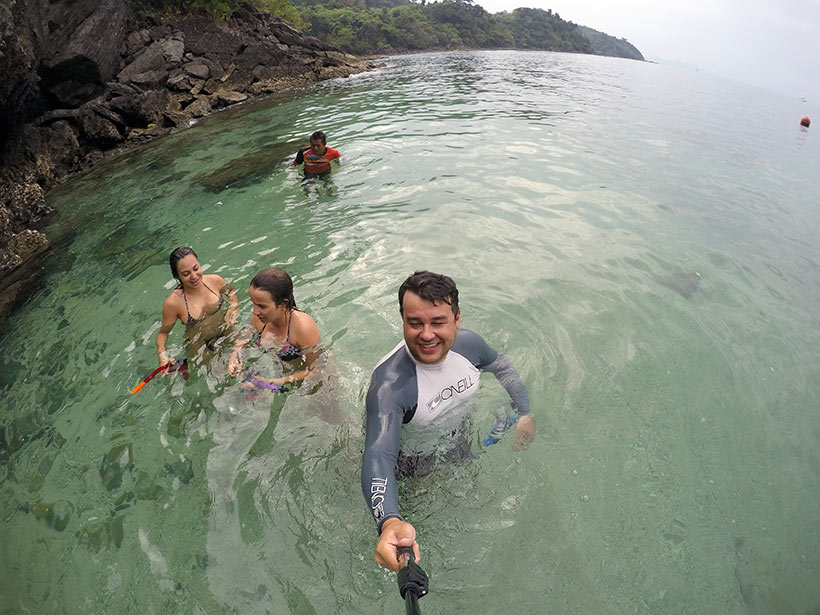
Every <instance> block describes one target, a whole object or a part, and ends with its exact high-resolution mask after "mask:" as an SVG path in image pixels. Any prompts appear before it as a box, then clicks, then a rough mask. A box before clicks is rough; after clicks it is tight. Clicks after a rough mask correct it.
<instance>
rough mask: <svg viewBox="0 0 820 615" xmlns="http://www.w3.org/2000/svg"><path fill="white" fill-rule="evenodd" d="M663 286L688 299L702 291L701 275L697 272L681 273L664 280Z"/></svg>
mask: <svg viewBox="0 0 820 615" xmlns="http://www.w3.org/2000/svg"><path fill="white" fill-rule="evenodd" d="M662 284H663V285H664V286H666V287H667V288H670V289H672V290H674V291H675V292H676V293H678V294H679V295H680V296H681V297H686V298H687V299H688V298H689V297H691V296H692V295H694V294H695V293H696V292H697V291H698V290H700V274H699V273H698V272H697V271H691V272H689V273H679V274H676V275H673V276H671V277H669V278H667V279H665V280H663V281H662Z"/></svg>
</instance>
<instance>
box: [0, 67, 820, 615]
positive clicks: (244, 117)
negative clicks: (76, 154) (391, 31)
mask: <svg viewBox="0 0 820 615" xmlns="http://www.w3.org/2000/svg"><path fill="white" fill-rule="evenodd" d="M385 62H386V65H385V67H384V68H382V69H380V70H377V71H374V72H372V73H369V74H366V75H360V76H357V77H354V78H351V79H348V80H344V81H339V82H333V83H326V84H322V85H320V86H318V87H316V88H312V89H309V90H304V91H297V92H292V93H289V94H288V95H286V96H282V97H279V98H277V99H271V100H269V101H266V102H264V103H263V104H257V105H253V106H246V107H244V108H241V109H238V110H231V111H229V112H227V113H221V114H217V115H216V116H213V117H211V118H208V119H207V120H205V121H203V122H201V123H200V124H199V125H197V126H195V127H193V128H192V129H190V130H188V131H185V132H183V133H180V134H178V135H175V136H172V137H170V138H167V139H164V140H162V141H160V142H157V143H154V144H152V145H149V146H147V147H145V148H144V149H141V150H139V151H135V152H131V153H129V154H127V155H126V156H123V157H120V158H117V159H114V160H111V161H108V162H106V163H103V164H101V165H100V166H98V167H96V168H95V169H94V170H93V171H92V172H90V173H88V174H86V175H84V176H82V177H78V178H76V179H74V180H73V181H71V182H70V183H68V184H66V185H64V186H62V187H61V188H60V189H58V190H56V191H54V192H53V193H52V194H50V195H49V199H50V204H51V205H53V206H54V207H55V208H57V209H58V210H59V212H60V214H59V216H58V217H57V219H56V220H55V221H54V225H53V228H52V234H53V236H54V237H55V238H56V239H55V243H56V245H57V249H55V250H54V252H53V254H51V255H50V256H48V257H47V258H46V259H44V261H43V267H44V269H45V276H44V278H43V280H42V282H41V283H40V286H39V287H38V289H37V291H36V293H35V294H34V296H33V297H32V298H31V299H30V300H29V301H28V302H27V304H26V305H25V306H23V308H22V309H21V310H20V311H19V312H18V313H16V314H15V315H14V316H13V317H12V318H11V319H10V320H9V321H8V322H6V323H4V325H3V326H2V329H0V340H2V348H3V353H2V359H0V373H2V375H1V376H0V387H2V402H0V403H2V412H0V427H2V435H3V436H4V437H3V438H0V470H1V471H0V501H2V505H0V511H2V515H3V526H2V535H1V536H0V538H1V539H0V554H2V557H0V583H1V585H0V604H2V605H3V606H2V610H1V611H0V612H2V613H77V612H84V613H88V614H92V613H100V614H108V613H134V614H144V613H157V614H159V613H163V614H165V613H192V614H201V613H241V614H245V613H275V614H278V613H300V614H301V613H305V614H308V613H322V614H324V613H331V612H333V613H396V612H401V611H402V605H401V601H400V598H399V596H398V592H397V591H396V587H395V579H394V577H393V576H392V575H390V574H388V573H385V572H382V571H381V570H379V569H378V567H377V566H376V565H375V564H374V563H373V560H372V558H373V549H374V547H375V533H374V531H373V527H372V522H371V521H370V520H369V518H368V513H367V509H366V506H365V503H364V501H363V499H362V496H361V493H360V489H359V461H360V455H361V448H362V445H363V434H362V429H361V425H362V413H363V398H364V393H365V391H366V387H367V383H368V379H369V375H370V371H371V369H372V367H373V365H375V363H376V362H377V361H378V359H379V358H380V357H381V356H383V355H384V354H385V353H386V352H387V351H388V350H389V349H390V348H392V346H393V345H394V344H395V343H396V341H398V339H399V336H400V335H401V329H400V326H399V318H398V312H397V309H396V304H395V293H396V290H397V288H398V285H399V284H400V283H401V281H402V280H403V279H404V278H405V277H406V276H407V275H408V274H409V273H411V272H412V271H413V270H415V269H420V268H429V269H433V270H436V271H442V272H445V273H448V274H449V275H451V276H453V277H454V278H455V279H456V281H457V282H458V284H459V288H460V291H461V307H462V322H463V324H464V325H465V326H467V327H470V328H473V329H476V330H478V331H480V332H481V333H482V334H483V335H484V336H485V337H486V338H487V339H488V340H489V341H490V342H491V343H492V344H493V345H494V346H495V347H497V348H498V349H500V350H501V351H503V352H504V353H505V354H507V355H508V356H510V357H511V358H512V359H513V361H514V362H515V364H516V365H517V366H518V368H519V371H520V372H521V374H522V376H523V378H524V380H525V382H526V384H527V386H528V388H529V390H530V394H531V397H532V399H533V406H534V412H535V415H536V417H537V422H538V436H537V439H536V441H535V442H534V443H533V444H532V445H531V446H530V447H529V449H528V450H527V451H524V452H521V453H515V452H513V451H512V450H510V447H509V443H508V442H506V443H502V444H501V445H498V446H494V447H492V448H490V449H488V450H487V451H486V453H484V454H481V455H479V456H478V457H477V459H476V460H475V461H474V462H473V463H471V464H468V465H467V466H461V467H458V468H453V469H443V470H441V471H439V472H438V473H436V474H434V475H433V476H430V477H428V478H425V479H423V480H421V481H418V482H416V483H412V484H406V485H405V486H404V487H403V491H402V505H403V509H404V511H405V513H406V515H407V516H408V517H409V518H410V520H412V521H413V522H414V523H415V525H416V528H417V530H418V532H419V540H420V543H421V546H422V557H423V559H422V562H421V563H422V565H423V566H424V568H425V569H426V570H427V572H428V573H429V574H430V576H431V579H432V591H431V594H430V595H429V597H426V598H424V600H423V601H422V602H421V607H422V611H423V612H424V613H425V614H429V613H464V612H474V613H501V612H523V611H529V612H533V613H553V612H561V613H613V614H621V613H681V614H690V613H737V614H742V613H754V614H757V613H761V614H762V613H816V612H817V611H818V609H820V590H818V589H817V583H816V580H817V578H818V576H820V575H819V574H818V568H820V523H818V515H817V512H816V511H817V510H818V507H820V484H819V483H820V479H819V478H818V476H820V473H819V472H818V469H819V468H820V455H818V452H817V451H818V444H819V443H820V413H818V399H820V367H819V365H820V362H818V358H820V350H818V348H820V327H818V325H820V308H819V307H818V306H820V248H818V242H817V239H816V238H817V236H818V231H819V230H820V196H818V195H820V179H819V178H820V173H818V168H820V141H818V139H817V138H816V136H817V135H815V134H813V132H812V131H813V130H814V129H810V130H809V131H805V130H801V129H800V127H799V125H798V122H799V118H800V117H802V116H804V115H820V114H818V113H817V112H816V110H815V109H813V108H812V107H811V106H810V105H809V104H808V103H801V102H800V101H790V100H788V99H785V98H782V97H780V96H778V95H775V94H770V93H767V92H764V91H761V90H756V89H753V88H749V87H746V86H743V85H740V84H736V83H731V82H728V81H724V80H719V79H716V78H712V77H709V76H707V75H702V74H698V73H687V72H679V71H676V70H673V69H669V68H666V67H662V66H658V65H653V64H648V63H636V62H629V61H621V60H614V59H607V58H594V57H584V56H573V55H563V54H550V53H520V52H484V53H451V54H429V55H419V56H406V57H400V58H391V59H388V60H386V61H385ZM813 110H814V113H812V111H813ZM316 128H321V129H323V130H325V132H327V133H328V135H329V141H328V144H329V145H331V146H333V147H337V148H338V149H339V150H340V151H341V152H342V156H343V158H342V164H341V166H340V168H339V170H338V171H337V172H336V173H335V174H334V175H333V177H332V179H331V180H330V183H329V184H328V185H324V184H319V185H318V186H313V187H310V188H309V189H307V190H305V189H304V188H303V187H302V185H301V184H300V182H299V181H298V177H297V176H296V175H295V174H294V172H293V170H292V169H290V168H289V167H288V165H287V163H288V161H289V160H290V158H291V156H292V153H293V152H294V151H295V147H296V145H295V141H299V142H300V143H301V142H304V141H306V137H307V135H308V134H309V133H310V132H312V131H313V130H314V129H316ZM277 144H280V145H277ZM243 157H244V160H239V161H237V160H238V159H242V158H243ZM217 172H220V173H221V174H217ZM177 245H192V246H194V247H195V249H196V250H197V251H198V253H199V255H200V257H201V260H202V262H203V263H205V264H206V265H207V266H208V267H209V271H210V272H218V273H219V274H220V275H222V276H223V277H225V278H226V279H228V280H231V281H232V282H233V283H234V284H236V285H237V287H239V288H240V289H244V288H245V287H246V286H247V283H248V281H249V279H250V277H252V276H253V275H254V274H255V273H256V272H257V271H258V270H259V269H261V268H262V267H265V266H269V265H278V266H281V267H284V268H286V269H287V270H288V271H289V272H290V273H291V275H292V276H293V277H294V279H295V282H296V299H297V302H298V303H299V305H300V306H301V307H303V309H305V310H306V311H308V312H309V313H310V314H311V315H313V316H314V318H315V319H316V321H317V323H318V325H319V328H320V330H321V333H322V336H323V339H324V341H325V343H326V344H327V345H328V346H329V348H330V349H331V351H332V354H333V356H334V357H335V361H336V365H337V367H338V372H339V376H338V380H337V388H336V389H335V391H334V392H335V394H336V395H337V396H338V406H339V409H340V411H341V413H342V415H343V416H344V418H345V422H344V424H342V425H330V424H328V423H325V422H324V421H322V420H321V419H320V418H318V417H317V416H316V415H315V413H313V412H311V408H312V404H313V402H314V401H315V400H313V399H312V397H311V396H309V395H308V396H298V395H296V396H289V397H287V398H286V399H284V398H277V399H276V400H271V399H265V398H263V399H261V400H259V401H257V402H253V403H250V402H247V401H246V400H245V399H244V396H243V395H242V393H241V392H240V391H238V390H237V388H236V386H235V385H234V384H233V383H232V382H230V381H227V380H225V379H224V378H223V367H222V362H224V358H225V357H224V356H223V357H222V358H221V360H220V359H219V358H218V359H217V360H216V361H215V362H214V363H213V364H212V365H211V368H210V370H204V369H194V370H193V373H192V376H191V378H190V379H189V380H188V382H187V383H185V384H184V385H183V381H182V380H181V379H176V380H174V379H173V378H170V377H169V378H166V379H163V380H155V381H152V382H151V383H150V384H149V385H148V386H146V388H145V389H143V391H142V392H141V393H140V394H139V395H135V396H132V395H130V394H129V393H128V391H129V390H130V389H131V388H132V387H133V386H134V385H136V384H137V382H138V381H139V380H140V378H142V377H143V376H144V375H145V374H146V373H148V372H150V371H151V370H152V369H153V368H154V362H155V352H154V346H153V338H154V335H155V333H156V330H157V327H158V326H159V312H160V307H161V304H162V301H163V299H164V298H165V297H166V296H167V294H168V292H169V289H170V288H171V286H170V275H169V272H168V269H167V254H168V252H170V250H171V249H173V248H174V247H176V246H177ZM696 273H697V274H698V275H696ZM698 276H699V277H698ZM242 299H243V308H244V311H243V316H242V319H241V321H242V322H247V320H248V319H249V316H250V313H249V308H248V301H247V298H246V295H245V294H244V292H243V293H242ZM170 345H171V348H172V349H173V350H174V351H176V352H181V350H182V332H181V330H180V327H179V326H177V328H176V329H175V330H174V332H173V333H172V336H171V342H170ZM484 383H485V386H484V387H483V389H482V392H481V395H480V398H479V400H478V402H477V404H476V406H475V410H474V416H475V424H476V430H477V433H476V438H477V439H478V438H480V437H482V436H483V435H485V432H486V431H487V430H489V428H490V426H491V425H492V423H493V418H494V416H493V414H494V412H495V411H496V409H497V408H499V407H500V406H501V405H502V404H503V403H504V397H505V395H504V393H503V391H502V390H501V389H500V387H498V386H497V385H496V384H495V383H494V382H493V381H492V378H491V377H490V378H485V379H484Z"/></svg>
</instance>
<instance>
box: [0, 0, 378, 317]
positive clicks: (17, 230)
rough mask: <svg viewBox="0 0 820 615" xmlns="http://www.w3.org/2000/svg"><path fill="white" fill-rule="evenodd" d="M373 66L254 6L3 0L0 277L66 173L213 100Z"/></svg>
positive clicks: (16, 261)
mask: <svg viewBox="0 0 820 615" xmlns="http://www.w3.org/2000/svg"><path fill="white" fill-rule="evenodd" d="M372 67H373V66H372V64H370V63H369V62H367V61H364V60H360V59H358V58H356V57H355V56H351V55H349V54H346V53H343V52H341V51H339V50H338V49H335V48H331V47H328V46H326V45H323V44H322V43H320V42H319V41H318V40H317V39H315V38H312V37H308V36H305V35H303V34H302V33H300V32H299V31H298V30H295V29H294V28H292V27H291V26H289V25H288V24H286V23H285V22H283V21H282V20H280V19H279V18H277V17H275V16H272V15H269V14H265V13H259V12H257V11H256V10H255V9H253V8H251V7H250V6H244V7H242V8H241V9H239V10H238V11H236V12H235V13H234V15H233V17H232V18H231V19H230V20H229V21H228V22H224V23H220V22H215V21H213V20H210V19H208V18H206V17H196V16H189V17H181V18H171V17H163V16H158V15H146V14H134V13H132V12H131V11H130V9H129V8H128V5H127V3H126V1H125V0H52V1H51V2H48V3H43V2H38V1H37V0H7V2H5V3H4V4H3V5H0V75H2V79H0V117H1V118H2V119H0V162H2V165H0V288H6V289H8V288H9V287H13V286H19V284H15V282H18V281H19V280H20V278H21V277H25V275H26V270H25V268H23V267H22V265H23V264H24V262H25V261H26V260H27V259H30V258H31V257H33V256H35V255H36V254H38V253H39V252H41V251H42V250H44V249H46V248H47V246H48V240H47V238H46V237H45V235H44V234H43V233H42V232H41V231H39V230H36V228H35V227H36V224H37V223H38V221H39V220H41V219H42V218H43V217H44V216H46V215H48V214H49V213H50V212H49V210H48V208H47V206H46V205H45V201H44V195H45V192H46V191H47V190H48V189H50V188H52V187H53V186H55V185H56V184H57V183H59V182H60V181H62V180H63V179H65V178H66V177H68V176H69V175H70V174H72V173H74V172H77V171H79V170H82V169H85V168H87V167H89V166H90V165H92V164H93V163H94V162H96V161H98V160H99V159H101V158H102V157H103V156H104V155H105V154H106V153H109V152H111V151H115V150H119V149H122V148H124V147H127V146H129V145H131V144H135V143H142V142H145V141H147V140H150V139H153V138H156V137H159V136H162V135H166V134H168V133H170V132H173V131H176V130H179V129H182V128H185V127H187V126H189V125H191V123H192V122H194V121H195V120H196V119H197V118H200V117H202V116H204V115H207V114H208V113H211V112H212V111H214V110H217V109H220V108H223V107H227V106H230V105H233V104H236V103H240V102H243V101H245V100H247V99H249V98H252V97H256V96H260V95H264V94H268V93H273V92H276V91H279V90H282V89H284V88H286V87H289V86H293V85H297V84H301V83H310V82H313V81H318V80H322V79H330V78H335V77H346V76H348V75H351V74H353V73H357V72H361V71H364V70H368V69H370V68H372ZM9 302H10V300H9V298H8V297H6V303H9ZM0 305H3V300H2V298H1V297H0Z"/></svg>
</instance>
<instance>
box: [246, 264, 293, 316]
mask: <svg viewBox="0 0 820 615" xmlns="http://www.w3.org/2000/svg"><path fill="white" fill-rule="evenodd" d="M251 286H253V287H254V288H258V289H260V290H264V291H267V292H268V293H269V294H270V296H271V297H272V298H273V302H274V303H275V304H276V305H279V304H280V303H282V302H287V304H288V309H291V310H293V309H295V308H296V300H295V299H294V298H293V280H291V279H290V276H289V275H288V274H287V272H286V271H285V270H283V269H278V268H276V267H269V268H267V269H264V270H262V271H260V272H259V273H257V274H256V275H255V276H254V278H253V280H251Z"/></svg>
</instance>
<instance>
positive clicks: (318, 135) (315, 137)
mask: <svg viewBox="0 0 820 615" xmlns="http://www.w3.org/2000/svg"><path fill="white" fill-rule="evenodd" d="M310 140H311V141H321V142H322V145H327V137H326V136H325V133H323V132H322V131H321V130H317V131H316V132H314V133H313V134H312V135H310Z"/></svg>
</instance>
